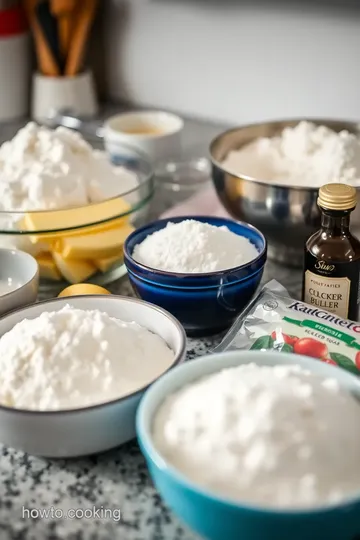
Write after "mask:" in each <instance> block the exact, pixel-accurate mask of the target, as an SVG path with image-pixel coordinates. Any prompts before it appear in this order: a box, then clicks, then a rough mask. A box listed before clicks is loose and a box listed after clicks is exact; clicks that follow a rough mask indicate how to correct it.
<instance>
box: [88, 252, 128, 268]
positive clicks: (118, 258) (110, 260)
mask: <svg viewBox="0 0 360 540" xmlns="http://www.w3.org/2000/svg"><path fill="white" fill-rule="evenodd" d="M92 262H93V264H95V266H96V268H97V269H98V270H100V271H101V272H106V271H107V270H109V268H111V267H112V266H113V265H114V264H115V263H120V262H123V254H122V252H121V253H119V254H118V255H114V256H113V257H106V258H105V259H94V260H93V261H92Z"/></svg>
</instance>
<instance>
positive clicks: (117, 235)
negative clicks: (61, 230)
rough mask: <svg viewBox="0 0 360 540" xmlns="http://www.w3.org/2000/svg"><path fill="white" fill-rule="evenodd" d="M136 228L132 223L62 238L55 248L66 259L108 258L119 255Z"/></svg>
mask: <svg viewBox="0 0 360 540" xmlns="http://www.w3.org/2000/svg"><path fill="white" fill-rule="evenodd" d="M133 230H134V228H133V227H131V226H130V225H125V226H123V227H118V228H116V229H109V230H108V231H103V232H99V233H96V234H87V235H84V236H70V237H68V238H62V239H61V240H59V241H58V242H57V243H56V246H55V249H56V251H57V252H58V253H61V255H62V256H63V258H64V259H85V260H88V259H106V258H108V257H113V256H115V255H119V253H121V251H122V247H123V245H124V242H125V240H126V238H127V237H128V236H129V234H130V233H132V232H133Z"/></svg>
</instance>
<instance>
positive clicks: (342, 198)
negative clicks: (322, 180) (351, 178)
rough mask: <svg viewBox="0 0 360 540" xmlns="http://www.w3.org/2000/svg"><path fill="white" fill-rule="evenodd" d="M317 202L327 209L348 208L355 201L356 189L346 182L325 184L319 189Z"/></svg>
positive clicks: (353, 205) (353, 206)
mask: <svg viewBox="0 0 360 540" xmlns="http://www.w3.org/2000/svg"><path fill="white" fill-rule="evenodd" d="M317 203H318V205H319V206H321V208H325V209H327V210H350V209H351V208H355V206H356V203H357V193H356V189H355V188H354V187H352V186H348V185H347V184H325V186H322V187H321V188H320V189H319V197H318V200H317Z"/></svg>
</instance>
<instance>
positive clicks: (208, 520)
mask: <svg viewBox="0 0 360 540" xmlns="http://www.w3.org/2000/svg"><path fill="white" fill-rule="evenodd" d="M250 362H255V363H257V364H261V365H275V364H291V363H294V357H293V356H292V355H289V354H286V353H281V354H278V353H276V352H274V353H270V352H269V353H265V354H264V353H263V352H261V351H260V352H257V351H245V352H228V353H222V354H217V355H209V356H205V357H203V358H201V359H199V360H194V361H192V362H188V363H186V364H183V365H182V366H179V367H177V368H175V369H173V370H172V371H170V372H169V373H167V374H166V375H164V376H163V377H162V378H161V379H159V380H158V381H157V382H156V383H155V384H154V385H152V386H151V388H150V389H149V390H148V391H147V392H146V394H145V396H144V397H143V399H142V401H141V403H140V406H139V408H138V411H137V435H138V440H139V444H140V447H141V450H142V452H143V454H144V456H145V459H146V462H147V465H148V469H149V472H150V475H151V477H152V479H153V481H154V483H155V486H156V488H157V489H158V491H159V493H160V495H161V496H162V498H163V499H164V501H165V502H166V503H167V504H168V506H169V507H170V508H171V509H172V510H173V511H174V513H175V514H177V516H178V517H179V518H180V519H181V520H182V521H183V522H184V523H186V524H187V525H188V526H189V527H190V528H192V529H193V530H194V531H196V532H197V533H198V534H200V535H201V536H202V537H204V538H207V539H209V540H360V486H359V492H358V493H357V495H356V496H355V497H352V498H351V499H350V498H349V499H347V500H344V501H343V502H342V503H341V504H336V505H332V506H330V505H329V506H318V507H316V508H312V509H306V510H304V509H301V510H288V509H286V510H278V509H276V510H274V509H267V508H262V507H258V506H255V505H250V504H246V502H244V503H243V504H242V503H238V502H233V501H231V500H227V499H225V498H223V497H219V496H217V495H216V494H215V493H210V492H209V491H207V490H206V489H204V488H200V487H198V486H197V485H195V484H193V483H192V482H191V481H190V480H188V479H187V478H186V477H185V476H183V475H182V474H181V473H180V472H178V471H177V470H176V469H174V468H173V467H172V466H171V465H169V464H168V463H167V462H166V460H165V459H164V458H163V457H162V455H161V454H160V453H159V452H158V451H157V450H156V448H155V446H154V444H153V441H152V431H151V430H152V422H153V418H154V415H155V413H156V411H157V410H158V407H159V406H160V404H161V403H162V401H163V400H164V398H165V397H166V396H167V395H168V394H171V393H173V392H174V391H175V390H177V389H179V388H181V387H182V386H184V385H185V384H188V383H190V382H192V381H194V380H196V379H198V378H199V377H202V376H204V375H208V374H210V373H214V372H216V371H219V370H221V369H223V368H227V367H232V366H237V365H239V364H248V363H250ZM296 363H297V364H300V365H301V366H303V367H304V368H307V369H309V370H311V371H312V372H314V373H317V374H319V375H322V376H324V377H333V378H336V379H337V380H338V381H339V383H340V384H341V386H342V387H344V388H345V389H346V390H348V391H349V392H352V393H353V394H355V395H356V396H357V397H359V399H360V379H358V378H357V377H355V376H354V375H351V374H350V373H347V372H346V371H344V370H342V369H339V368H337V367H334V366H331V365H328V364H325V363H322V362H319V361H316V360H313V359H311V358H306V357H302V356H297V357H296ZM359 407H360V404H359ZM329 414H331V411H329ZM359 416H360V412H359ZM344 420H346V419H344ZM339 444H341V441H339ZM359 457H360V449H359ZM344 459H346V448H345V449H344Z"/></svg>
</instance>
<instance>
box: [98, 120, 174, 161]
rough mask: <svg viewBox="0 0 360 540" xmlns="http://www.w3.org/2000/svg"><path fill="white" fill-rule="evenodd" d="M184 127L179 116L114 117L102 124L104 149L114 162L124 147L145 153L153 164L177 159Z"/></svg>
mask: <svg viewBox="0 0 360 540" xmlns="http://www.w3.org/2000/svg"><path fill="white" fill-rule="evenodd" d="M183 127H184V122H183V120H182V119H181V118H180V117H179V116H176V115H175V114H171V113H168V112H164V111H134V112H126V113H121V114H116V115H115V116H111V117H110V118H108V119H107V120H106V122H105V124H104V142H105V149H106V151H107V152H108V153H109V154H110V156H111V157H112V159H114V160H115V161H116V160H117V157H118V155H119V154H120V155H121V145H122V144H124V143H125V144H128V145H131V146H133V147H135V148H137V149H138V150H141V151H142V152H145V154H146V155H147V156H148V157H149V158H150V160H151V162H152V163H153V164H154V163H157V162H164V161H169V160H171V159H177V158H179V157H180V155H181V142H182V141H181V134H182V130H183Z"/></svg>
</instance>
